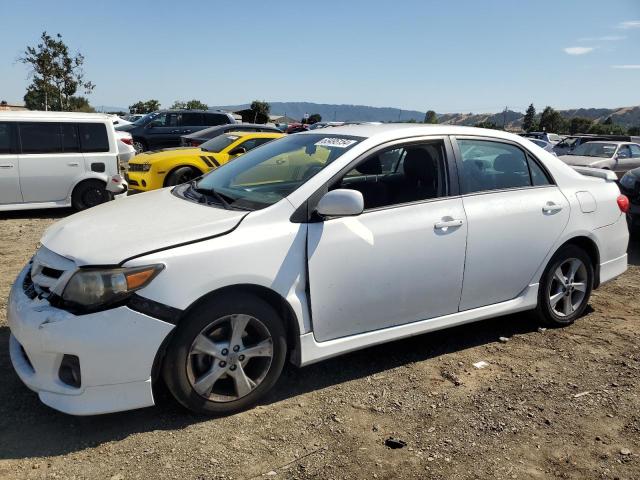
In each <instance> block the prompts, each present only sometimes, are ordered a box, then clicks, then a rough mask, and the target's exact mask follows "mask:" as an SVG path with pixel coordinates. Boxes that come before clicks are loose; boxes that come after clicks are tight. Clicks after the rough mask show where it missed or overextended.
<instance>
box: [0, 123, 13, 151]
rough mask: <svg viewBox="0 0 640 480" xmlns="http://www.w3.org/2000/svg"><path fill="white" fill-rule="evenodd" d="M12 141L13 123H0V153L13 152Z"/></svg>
mask: <svg viewBox="0 0 640 480" xmlns="http://www.w3.org/2000/svg"><path fill="white" fill-rule="evenodd" d="M15 151H16V149H15V145H14V143H13V125H12V124H11V123H4V122H3V123H0V153H15Z"/></svg>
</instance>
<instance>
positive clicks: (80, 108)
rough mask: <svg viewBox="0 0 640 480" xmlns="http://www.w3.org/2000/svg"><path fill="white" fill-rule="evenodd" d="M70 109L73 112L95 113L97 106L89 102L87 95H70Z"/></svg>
mask: <svg viewBox="0 0 640 480" xmlns="http://www.w3.org/2000/svg"><path fill="white" fill-rule="evenodd" d="M69 110H70V111H72V112H84V113H93V112H95V111H96V110H95V108H93V107H92V106H91V105H90V104H89V100H87V98H86V97H69Z"/></svg>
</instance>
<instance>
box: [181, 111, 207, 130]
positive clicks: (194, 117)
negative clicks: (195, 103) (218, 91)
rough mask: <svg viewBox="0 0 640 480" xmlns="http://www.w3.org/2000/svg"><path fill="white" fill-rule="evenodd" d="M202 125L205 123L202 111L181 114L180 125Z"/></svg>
mask: <svg viewBox="0 0 640 480" xmlns="http://www.w3.org/2000/svg"><path fill="white" fill-rule="evenodd" d="M200 125H204V123H203V122H202V114H201V113H183V114H182V115H180V126H182V127H192V126H193V127H198V126H200Z"/></svg>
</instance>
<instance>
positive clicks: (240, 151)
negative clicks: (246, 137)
mask: <svg viewBox="0 0 640 480" xmlns="http://www.w3.org/2000/svg"><path fill="white" fill-rule="evenodd" d="M244 153H247V149H246V148H244V147H236V148H234V149H233V150H230V151H229V155H231V156H234V155H242V154H244Z"/></svg>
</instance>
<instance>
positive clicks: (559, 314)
mask: <svg viewBox="0 0 640 480" xmlns="http://www.w3.org/2000/svg"><path fill="white" fill-rule="evenodd" d="M593 279H594V272H593V264H592V262H591V258H589V255H587V253H586V252H585V251H584V250H583V249H582V248H580V247H577V246H575V245H566V246H564V247H562V248H561V249H560V250H558V251H557V252H556V254H555V255H554V256H553V257H552V258H551V260H550V261H549V265H548V266H547V268H546V270H545V271H544V273H543V274H542V279H541V281H540V290H539V292H538V306H537V307H536V310H535V313H536V316H537V317H538V319H539V320H540V322H541V323H543V324H545V325H548V326H551V327H565V326H567V325H571V324H572V323H573V322H574V321H575V320H576V319H577V318H579V317H580V316H582V314H583V313H584V311H585V309H586V308H587V304H588V303H589V298H590V296H591V290H592V289H593Z"/></svg>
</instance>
